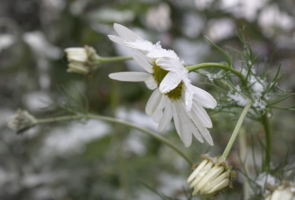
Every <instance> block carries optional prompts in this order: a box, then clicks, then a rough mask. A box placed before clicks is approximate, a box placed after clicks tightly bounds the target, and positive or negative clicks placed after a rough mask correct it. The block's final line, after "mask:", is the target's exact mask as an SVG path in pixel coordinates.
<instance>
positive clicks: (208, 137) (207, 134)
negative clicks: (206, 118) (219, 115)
mask: <svg viewBox="0 0 295 200" xmlns="http://www.w3.org/2000/svg"><path fill="white" fill-rule="evenodd" d="M200 132H201V133H202V136H203V138H204V139H205V140H206V141H207V142H208V144H210V145H211V146H214V143H213V139H212V137H211V135H210V132H209V131H208V130H207V129H206V128H204V129H203V130H202V131H200Z"/></svg>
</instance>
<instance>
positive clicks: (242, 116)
mask: <svg viewBox="0 0 295 200" xmlns="http://www.w3.org/2000/svg"><path fill="white" fill-rule="evenodd" d="M251 105H252V101H250V100H249V101H248V103H247V105H246V106H245V108H244V110H243V112H242V113H241V116H240V118H239V120H238V122H237V124H236V127H235V129H234V131H233V133H232V135H231V137H230V140H229V141H228V143H227V146H226V148H225V150H224V152H223V154H222V156H221V157H223V158H224V159H226V157H227V156H228V154H229V152H230V150H231V148H232V146H233V143H234V142H235V140H236V137H237V135H238V133H239V131H240V129H241V126H242V123H243V121H244V119H245V118H246V115H247V113H248V111H249V109H250V108H251Z"/></svg>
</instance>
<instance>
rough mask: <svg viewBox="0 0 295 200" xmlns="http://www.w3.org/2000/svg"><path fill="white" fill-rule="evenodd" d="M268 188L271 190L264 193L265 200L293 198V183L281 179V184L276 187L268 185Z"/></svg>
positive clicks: (287, 199) (294, 194)
mask: <svg viewBox="0 0 295 200" xmlns="http://www.w3.org/2000/svg"><path fill="white" fill-rule="evenodd" d="M268 189H269V190H271V192H270V193H269V194H266V195H265V200H295V184H294V183H291V182H289V181H283V184H282V185H280V186H278V187H274V186H269V185H268Z"/></svg>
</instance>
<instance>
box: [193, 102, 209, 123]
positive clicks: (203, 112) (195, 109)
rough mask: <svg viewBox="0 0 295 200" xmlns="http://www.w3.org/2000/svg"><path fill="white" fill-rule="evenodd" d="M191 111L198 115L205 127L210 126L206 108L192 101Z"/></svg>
mask: <svg viewBox="0 0 295 200" xmlns="http://www.w3.org/2000/svg"><path fill="white" fill-rule="evenodd" d="M193 112H194V113H195V114H196V115H198V117H199V119H200V120H201V121H202V123H203V124H204V126H206V127H207V128H212V121H211V119H210V117H209V115H208V114H207V112H206V110H205V109H204V108H203V107H202V106H200V105H198V104H197V103H194V105H193Z"/></svg>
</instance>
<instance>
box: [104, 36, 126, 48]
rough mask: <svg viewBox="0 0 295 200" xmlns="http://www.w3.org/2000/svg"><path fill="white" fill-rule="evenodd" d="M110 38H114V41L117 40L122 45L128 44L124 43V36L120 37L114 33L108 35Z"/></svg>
mask: <svg viewBox="0 0 295 200" xmlns="http://www.w3.org/2000/svg"><path fill="white" fill-rule="evenodd" d="M108 37H109V39H110V40H112V41H113V42H116V43H118V44H121V45H125V46H126V44H125V43H124V40H123V39H122V38H119V37H117V36H114V35H108Z"/></svg>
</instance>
